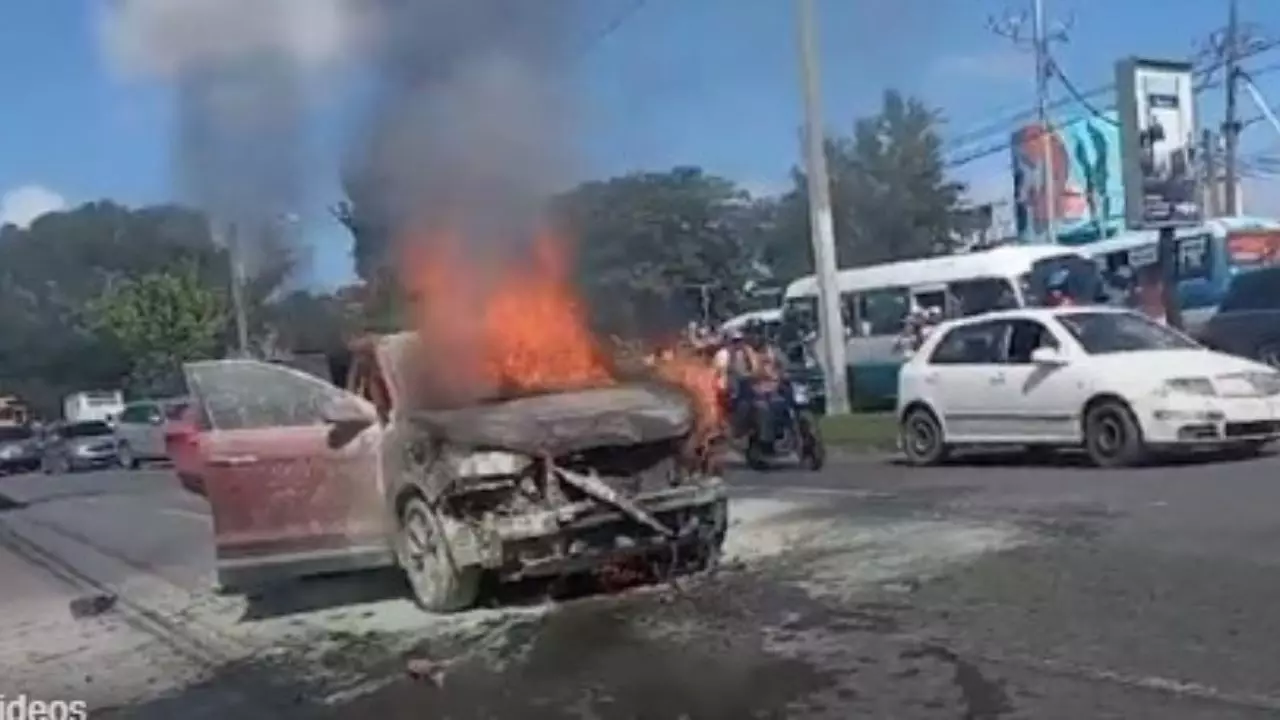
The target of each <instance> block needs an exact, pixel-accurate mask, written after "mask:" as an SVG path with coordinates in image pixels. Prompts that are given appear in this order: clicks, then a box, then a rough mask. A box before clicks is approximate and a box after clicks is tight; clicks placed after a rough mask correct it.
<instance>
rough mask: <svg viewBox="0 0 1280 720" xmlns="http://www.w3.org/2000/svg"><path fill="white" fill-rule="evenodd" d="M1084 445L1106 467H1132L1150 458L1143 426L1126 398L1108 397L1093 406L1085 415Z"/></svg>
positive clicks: (1096, 463)
mask: <svg viewBox="0 0 1280 720" xmlns="http://www.w3.org/2000/svg"><path fill="white" fill-rule="evenodd" d="M1084 449H1085V452H1087V453H1088V454H1089V460H1090V461H1092V462H1093V464H1094V465H1096V466H1098V467H1102V468H1114V467H1132V466H1134V465H1140V464H1142V463H1143V462H1144V461H1145V460H1146V459H1147V446H1146V442H1145V441H1144V440H1143V438H1142V429H1141V428H1140V427H1139V426H1138V421H1137V419H1136V418H1134V416H1133V412H1132V411H1131V410H1129V408H1128V406H1127V405H1125V404H1124V403H1122V402H1118V401H1115V400H1107V401H1104V402H1101V403H1098V404H1097V405H1095V406H1094V407H1092V408H1089V410H1088V412H1087V413H1086V414H1085V417H1084Z"/></svg>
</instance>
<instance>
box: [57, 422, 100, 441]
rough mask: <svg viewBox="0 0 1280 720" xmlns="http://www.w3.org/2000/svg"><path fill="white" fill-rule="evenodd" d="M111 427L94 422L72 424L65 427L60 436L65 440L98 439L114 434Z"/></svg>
mask: <svg viewBox="0 0 1280 720" xmlns="http://www.w3.org/2000/svg"><path fill="white" fill-rule="evenodd" d="M112 432H113V431H112V430H111V426H110V425H108V424H106V423H104V422H100V421H97V420H94V421H92V422H79V423H71V424H70V425H66V426H64V427H63V428H62V429H61V430H60V431H59V433H58V434H59V435H60V436H61V437H64V438H83V437H98V436H102V435H111V434H112Z"/></svg>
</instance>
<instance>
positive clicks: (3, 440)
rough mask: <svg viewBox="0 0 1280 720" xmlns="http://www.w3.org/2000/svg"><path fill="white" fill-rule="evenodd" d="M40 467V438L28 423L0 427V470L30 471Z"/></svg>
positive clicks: (8, 471) (7, 471)
mask: <svg viewBox="0 0 1280 720" xmlns="http://www.w3.org/2000/svg"><path fill="white" fill-rule="evenodd" d="M39 468H40V438H39V437H38V436H37V435H36V433H35V431H34V430H33V429H32V428H31V426H30V425H8V426H3V427H0V472H3V473H12V472H32V471H34V470H38V469H39Z"/></svg>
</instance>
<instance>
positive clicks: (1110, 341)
mask: <svg viewBox="0 0 1280 720" xmlns="http://www.w3.org/2000/svg"><path fill="white" fill-rule="evenodd" d="M1058 320H1059V321H1060V322H1061V323H1062V325H1063V326H1064V327H1066V328H1067V331H1068V332H1070V333H1071V336H1072V337H1074V338H1075V339H1076V342H1078V343H1080V346H1081V347H1083V348H1084V350H1085V352H1087V353H1089V354H1090V355H1104V354H1106V353H1116V352H1141V351H1146V350H1194V349H1197V348H1199V347H1200V346H1199V345H1197V344H1196V343H1195V341H1193V340H1191V339H1190V338H1188V337H1186V336H1184V335H1181V334H1179V333H1177V332H1174V331H1173V330H1170V329H1169V328H1167V327H1165V326H1164V325H1161V324H1160V323H1157V322H1155V321H1153V320H1150V319H1148V318H1146V317H1143V316H1141V315H1137V314H1134V313H1122V312H1117V313H1103V312H1076V313H1064V314H1062V315H1059V316H1058Z"/></svg>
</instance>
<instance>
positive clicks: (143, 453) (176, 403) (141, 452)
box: [115, 398, 189, 468]
mask: <svg viewBox="0 0 1280 720" xmlns="http://www.w3.org/2000/svg"><path fill="white" fill-rule="evenodd" d="M188 404H189V403H188V402H187V400H186V399H185V398H169V399H164V400H138V401H135V402H131V403H129V404H128V405H125V406H124V410H123V411H121V413H120V417H119V419H117V420H116V423H115V431H116V440H117V442H118V447H117V450H116V452H117V453H118V456H119V459H120V465H121V467H127V468H136V467H138V466H139V465H141V464H142V463H146V462H156V461H164V460H168V459H169V453H168V451H167V450H166V448H165V429H166V427H167V424H168V423H169V421H171V420H173V419H174V418H176V417H179V416H181V415H182V411H183V409H184V408H185V407H186V406H187V405H188Z"/></svg>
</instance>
